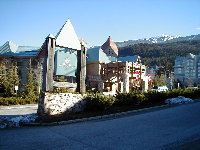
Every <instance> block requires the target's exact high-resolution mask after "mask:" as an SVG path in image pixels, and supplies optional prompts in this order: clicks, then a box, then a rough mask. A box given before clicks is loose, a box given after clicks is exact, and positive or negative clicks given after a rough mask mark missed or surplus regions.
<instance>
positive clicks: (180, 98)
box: [165, 96, 193, 104]
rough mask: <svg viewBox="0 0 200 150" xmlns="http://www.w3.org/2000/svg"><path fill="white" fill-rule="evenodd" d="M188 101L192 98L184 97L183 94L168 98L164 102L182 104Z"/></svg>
mask: <svg viewBox="0 0 200 150" xmlns="http://www.w3.org/2000/svg"><path fill="white" fill-rule="evenodd" d="M190 102H193V100H192V99H190V98H185V97H184V96H178V97H176V98H169V99H166V100H165V103H167V104H184V103H190Z"/></svg>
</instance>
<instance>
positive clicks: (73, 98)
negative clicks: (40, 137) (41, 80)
mask: <svg viewBox="0 0 200 150" xmlns="http://www.w3.org/2000/svg"><path fill="white" fill-rule="evenodd" d="M84 97H85V96H84V95H81V94H72V93H56V94H55V93H43V94H41V96H40V98H39V103H38V114H39V115H40V116H44V115H60V114H68V113H73V112H80V111H83V109H84V107H85V103H86V100H85V99H84Z"/></svg>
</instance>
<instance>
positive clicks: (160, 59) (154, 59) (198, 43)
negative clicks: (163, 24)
mask: <svg viewBox="0 0 200 150" xmlns="http://www.w3.org/2000/svg"><path fill="white" fill-rule="evenodd" d="M188 53H192V54H196V55H198V54H200V40H190V41H181V42H172V43H162V44H156V43H154V44H148V43H139V44H135V45H132V46H125V47H121V48H119V56H131V55H139V56H141V58H142V61H143V63H144V64H145V65H147V66H153V65H158V66H165V67H166V68H167V69H170V70H171V69H172V67H173V65H174V60H175V58H176V57H180V56H186V55H187V54H188Z"/></svg>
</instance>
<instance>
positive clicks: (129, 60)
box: [117, 55, 140, 63]
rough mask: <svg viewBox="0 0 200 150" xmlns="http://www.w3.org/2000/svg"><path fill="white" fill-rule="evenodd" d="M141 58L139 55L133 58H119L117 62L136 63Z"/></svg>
mask: <svg viewBox="0 0 200 150" xmlns="http://www.w3.org/2000/svg"><path fill="white" fill-rule="evenodd" d="M139 58H140V56H138V55H133V56H126V57H118V58H117V60H118V61H121V62H126V61H127V62H134V63H136V62H137V60H138V59H139Z"/></svg>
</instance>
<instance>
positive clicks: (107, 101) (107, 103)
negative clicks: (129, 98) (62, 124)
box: [85, 93, 116, 111]
mask: <svg viewBox="0 0 200 150" xmlns="http://www.w3.org/2000/svg"><path fill="white" fill-rule="evenodd" d="M86 100H87V102H86V108H85V110H86V111H100V110H106V109H108V108H110V107H111V106H112V105H113V104H114V102H115V100H116V99H115V98H114V97H112V96H105V95H103V94H102V93H96V94H89V95H88V96H87V98H86Z"/></svg>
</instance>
